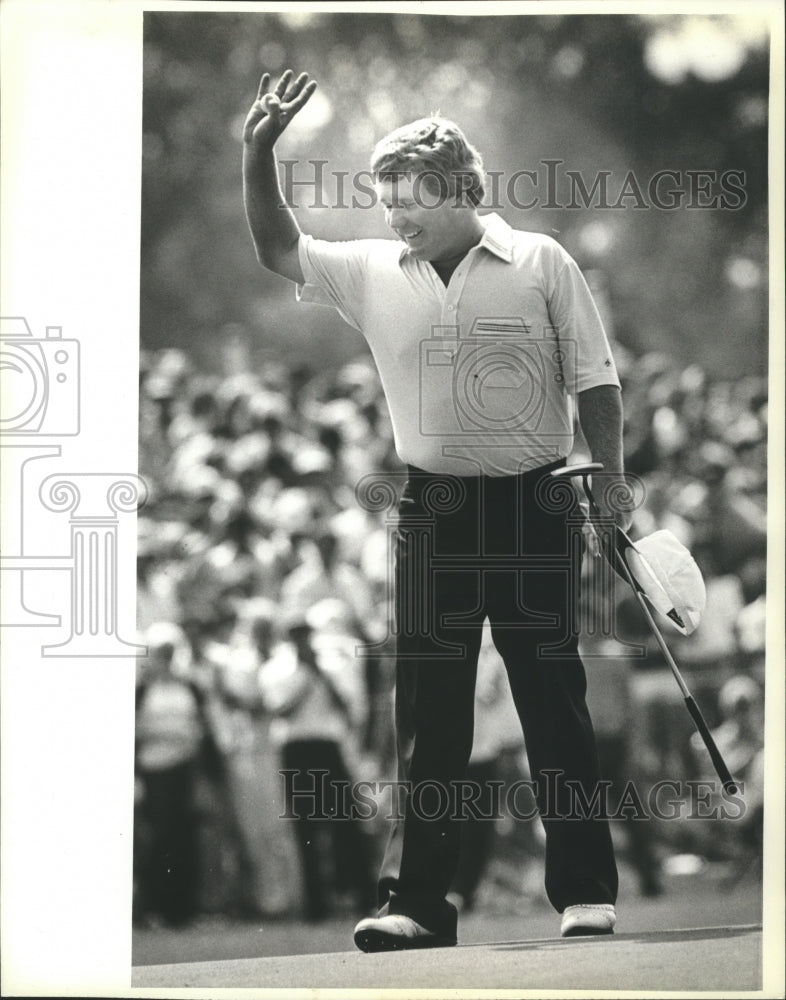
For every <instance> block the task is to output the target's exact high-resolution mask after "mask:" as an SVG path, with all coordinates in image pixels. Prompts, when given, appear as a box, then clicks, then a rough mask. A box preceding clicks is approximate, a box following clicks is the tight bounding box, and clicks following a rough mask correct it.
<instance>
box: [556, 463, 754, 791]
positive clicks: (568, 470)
mask: <svg viewBox="0 0 786 1000" xmlns="http://www.w3.org/2000/svg"><path fill="white" fill-rule="evenodd" d="M602 469H603V466H602V465H601V463H600V462H583V463H582V464H581V465H567V466H565V467H564V468H562V469H556V470H555V471H554V472H552V473H551V475H552V477H554V478H555V479H568V478H570V477H572V476H580V477H581V484H582V487H583V489H584V493H585V494H586V497H587V502H588V503H589V515H590V522H591V523H592V526H593V528H595V532H596V534H597V536H598V540H599V542H600V547H601V550H602V552H603V555H604V556H605V558H606V559H607V561H608V562H609V563H610V564H611V566H612V568H613V569H614V571H615V572H616V573H617V575H618V576H620V577H622V579H623V580H624V581H625V582H626V583H627V584H628V585H629V586H630V587H631V589H632V590H633V593H634V595H635V597H636V600H637V602H638V605H639V607H640V608H641V610H642V612H643V614H644V617H645V618H646V620H647V624H648V625H649V627H650V629H651V630H652V634H653V635H654V636H655V641H656V642H657V643H658V646H659V647H660V651H661V653H663V655H664V657H665V659H666V662H667V663H668V665H669V668H670V669H671V672H672V674H673V675H674V679H675V680H676V682H677V684H678V686H679V689H680V691H681V692H682V697H683V698H684V699H685V706H686V708H687V709H688V712H690V716H691V718H692V719H693V722H694V724H695V726H696V729H697V731H698V733H699V735H700V736H701V738H702V740H703V742H704V746H705V747H706V748H707V752H708V753H709V755H710V758H711V759H712V763H713V766H714V767H715V771H716V773H717V775H718V777H719V778H720V780H721V784H722V786H723V789H724V791H727V792H729V793H730V794H735V793H736V792H737V791H738V787H739V786H738V785H737V782H736V781H735V780H734V778H732V776H731V773H730V772H729V769H728V767H726V762H725V761H724V759H723V757H722V755H721V752H720V750H719V749H718V746H717V744H716V743H715V740H714V739H713V738H712V733H711V732H710V730H709V727H708V726H707V723H706V721H705V719H704V716H703V715H702V714H701V709H700V708H699V706H698V705H697V704H696V700H695V698H694V697H693V695H692V694H691V693H690V691H689V690H688V685H687V684H686V683H685V679H684V678H683V676H682V674H681V673H680V671H679V668H678V667H677V664H676V663H675V662H674V657H673V656H672V655H671V653H670V652H669V648H668V646H667V645H666V642H665V640H664V638H663V636H662V635H661V632H660V629H659V628H658V626H657V624H656V622H655V619H654V618H653V616H652V612H651V611H650V609H649V607H648V605H647V601H646V598H645V595H644V589H643V588H642V586H641V584H640V583H639V582H638V580H637V579H636V577H635V576H634V575H633V573H632V572H631V570H630V567H629V566H628V562H627V559H626V557H625V550H626V549H628V548H631V549H632V548H635V546H634V543H633V541H632V540H631V539H630V537H629V536H628V534H627V533H626V532H625V531H623V529H622V528H620V526H619V525H615V526H614V539H613V542H612V541H611V539H610V538H609V535H608V532H606V531H605V530H603V529H602V528H601V514H600V509H599V508H598V504H597V502H596V500H595V497H594V495H593V493H592V488H591V486H590V484H589V477H590V476H591V475H592V473H593V472H601V471H602Z"/></svg>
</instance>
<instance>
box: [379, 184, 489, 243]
mask: <svg viewBox="0 0 786 1000" xmlns="http://www.w3.org/2000/svg"><path fill="white" fill-rule="evenodd" d="M375 187H376V192H377V197H378V198H379V201H380V203H381V204H382V207H383V208H384V210H385V222H386V223H387V225H388V226H390V228H391V229H392V230H393V231H394V232H395V233H396V235H397V236H398V237H399V239H401V240H403V241H404V242H405V243H406V244H407V246H408V247H409V253H410V255H411V256H412V257H416V258H417V259H418V260H433V261H441V260H448V259H450V258H451V257H455V256H457V255H458V254H460V253H462V252H463V251H465V250H466V249H467V246H468V245H469V242H470V241H471V239H472V235H471V234H472V233H473V232H474V228H475V226H476V215H475V212H474V209H472V208H469V207H467V206H466V205H461V204H460V202H461V201H462V199H460V198H456V197H455V196H453V195H450V194H448V193H447V192H446V191H444V190H443V191H442V192H441V193H440V192H438V191H437V181H436V179H433V178H431V177H429V176H428V175H423V174H420V175H416V176H415V177H409V178H407V177H404V176H397V177H391V178H386V179H384V180H379V181H377V183H376V185H375ZM457 202H458V203H459V204H458V205H457Z"/></svg>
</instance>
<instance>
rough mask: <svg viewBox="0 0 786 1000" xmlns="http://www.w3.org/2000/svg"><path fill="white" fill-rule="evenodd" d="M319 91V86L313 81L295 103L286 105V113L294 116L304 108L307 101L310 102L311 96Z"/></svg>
mask: <svg viewBox="0 0 786 1000" xmlns="http://www.w3.org/2000/svg"><path fill="white" fill-rule="evenodd" d="M316 89H317V84H316V81H315V80H312V81H311V83H309V84H308V86H307V87H304V88H303V89H302V90H301V91H300V93H299V94H298V95H297V97H296V98H295V99H294V100H293V101H289V102H288V103H287V105H286V111H287V113H288V114H291V115H294V114H297V112H298V111H300V109H301V108H302V107H303V105H304V104H305V103H306V101H308V100H309V98H310V97H311V95H312V94H313V93H314V91H315V90H316Z"/></svg>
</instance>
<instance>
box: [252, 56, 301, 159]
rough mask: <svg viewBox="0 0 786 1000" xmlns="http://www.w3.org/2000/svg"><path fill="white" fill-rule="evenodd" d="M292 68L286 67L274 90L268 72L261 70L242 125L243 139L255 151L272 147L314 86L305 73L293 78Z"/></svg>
mask: <svg viewBox="0 0 786 1000" xmlns="http://www.w3.org/2000/svg"><path fill="white" fill-rule="evenodd" d="M293 75H294V74H293V73H292V70H291V69H288V70H286V71H285V72H284V73H283V74H282V75H281V78H280V80H279V81H278V83H277V84H276V86H275V87H274V88H273V90H270V89H269V87H270V74H269V73H264V74H263V76H262V79H261V80H260V83H259V91H258V92H257V99H256V100H255V101H254V103H253V105H252V106H251V110H250V111H249V113H248V115H247V117H246V121H245V125H244V126H243V142H244V143H246V145H247V146H250V147H252V148H253V149H255V150H263V149H272V148H273V146H274V144H275V142H276V140H277V139H278V137H279V136H280V135H281V133H282V132H283V131H284V129H285V128H286V127H287V125H289V123H290V122H291V121H292V119H293V118H294V117H295V115H296V114H297V113H298V111H300V110H301V108H303V107H304V106H305V105H306V103H307V102H308V100H309V99H310V97H311V95H312V94H313V93H314V91H315V90H316V89H317V85H316V82H315V81H314V80H311V81H309V79H308V73H301V74H300V76H299V77H297V79H295V80H293Z"/></svg>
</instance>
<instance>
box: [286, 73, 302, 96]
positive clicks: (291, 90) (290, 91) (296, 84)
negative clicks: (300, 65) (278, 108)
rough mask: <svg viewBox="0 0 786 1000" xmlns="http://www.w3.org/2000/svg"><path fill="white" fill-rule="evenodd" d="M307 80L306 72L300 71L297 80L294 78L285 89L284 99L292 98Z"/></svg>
mask: <svg viewBox="0 0 786 1000" xmlns="http://www.w3.org/2000/svg"><path fill="white" fill-rule="evenodd" d="M307 80H308V73H301V74H300V76H299V77H298V78H297V80H294V81H293V82H292V83H291V84H290V85H289V86H288V87H287V89H286V92H285V94H284V100H285V101H292V100H294V99H295V98H296V97H297V95H298V94H299V93H300V91H301V90H302V89H303V88H304V87H305V85H306V81H307Z"/></svg>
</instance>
